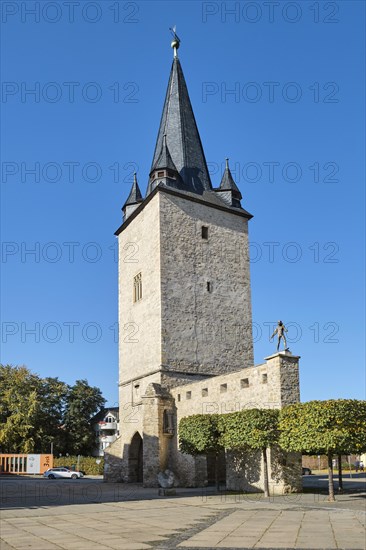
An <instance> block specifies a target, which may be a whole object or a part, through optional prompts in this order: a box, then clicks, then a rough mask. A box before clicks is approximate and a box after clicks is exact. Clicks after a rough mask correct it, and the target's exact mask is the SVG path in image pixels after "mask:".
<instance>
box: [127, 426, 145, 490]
mask: <svg viewBox="0 0 366 550" xmlns="http://www.w3.org/2000/svg"><path fill="white" fill-rule="evenodd" d="M128 481H129V482H130V483H140V482H142V481H143V440H142V437H141V435H140V434H139V432H135V434H134V436H133V437H132V439H131V443H130V448H129V453H128Z"/></svg>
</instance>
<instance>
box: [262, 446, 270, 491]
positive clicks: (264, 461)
mask: <svg viewBox="0 0 366 550" xmlns="http://www.w3.org/2000/svg"><path fill="white" fill-rule="evenodd" d="M262 456H263V467H264V468H263V469H264V496H265V497H269V483H268V462H267V449H266V448H265V447H264V449H262Z"/></svg>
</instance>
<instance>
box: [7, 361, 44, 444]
mask: <svg viewBox="0 0 366 550" xmlns="http://www.w3.org/2000/svg"><path fill="white" fill-rule="evenodd" d="M40 386H41V380H40V378H39V377H38V376H37V375H35V374H32V373H31V372H30V371H29V370H28V369H27V368H26V367H24V366H18V367H13V366H11V365H0V448H1V449H2V451H3V452H9V453H10V452H12V453H14V452H18V453H31V452H34V451H35V450H36V445H37V441H36V440H37V434H36V425H37V420H36V419H37V416H38V414H39V410H40V402H39V399H38V394H39V390H40Z"/></svg>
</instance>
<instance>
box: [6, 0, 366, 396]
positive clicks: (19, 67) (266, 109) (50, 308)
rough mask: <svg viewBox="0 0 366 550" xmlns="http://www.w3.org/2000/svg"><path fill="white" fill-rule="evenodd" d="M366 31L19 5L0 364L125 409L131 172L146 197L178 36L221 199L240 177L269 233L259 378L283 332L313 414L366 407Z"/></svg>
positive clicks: (275, 17)
mask: <svg viewBox="0 0 366 550" xmlns="http://www.w3.org/2000/svg"><path fill="white" fill-rule="evenodd" d="M32 10H33V13H31V12H32ZM230 10H231V11H230ZM232 10H234V11H232ZM364 11H365V5H364V3H363V2H351V1H348V2H307V1H305V2H304V1H302V2H291V3H288V2H274V3H268V2H267V3H266V2H259V1H258V2H189V3H188V2H118V1H113V2H112V1H109V0H103V1H101V2H84V1H82V0H81V1H80V2H78V3H74V4H73V5H72V6H71V5H70V4H65V3H64V2H61V1H60V2H33V1H28V2H3V3H2V14H1V15H2V58H1V65H2V80H3V87H2V98H1V110H2V147H1V157H2V160H1V162H2V176H1V192H2V207H1V208H2V210H1V232H2V235H1V236H2V258H1V259H2V264H1V271H2V286H1V328H2V334H1V361H2V362H3V363H12V364H25V365H27V366H28V367H29V368H30V369H31V370H33V371H35V372H37V373H39V374H40V375H42V376H59V377H60V378H61V379H62V380H65V381H66V382H68V383H73V382H74V381H75V380H76V379H78V378H87V379H88V381H89V383H90V384H93V385H97V386H99V387H100V388H101V390H102V391H103V394H104V395H105V397H106V398H107V400H108V402H109V404H110V405H112V404H115V403H116V401H117V399H118V393H117V381H118V349H117V347H118V344H117V340H116V326H117V261H116V239H115V237H114V235H113V233H114V231H115V230H116V229H117V228H118V227H119V225H120V223H121V210H120V208H121V206H122V204H123V202H124V200H125V198H126V196H127V194H128V192H129V188H130V185H131V181H132V172H133V171H134V169H137V171H138V178H139V182H140V185H141V188H142V189H143V191H145V189H146V185H147V177H148V172H149V168H150V164H151V160H152V155H153V150H154V145H155V139H156V134H157V130H158V125H159V120H160V116H161V109H162V104H163V100H164V95H165V91H166V86H167V81H168V76H169V71H170V66H171V60H172V50H171V48H170V39H171V38H170V33H169V30H168V29H169V27H171V26H172V25H173V24H176V25H177V33H178V35H179V36H180V38H181V40H182V44H181V48H180V50H179V56H180V60H181V63H182V66H183V70H184V73H185V77H186V80H187V84H188V88H189V92H190V96H191V101H192V104H193V109H194V112H195V116H196V119H197V123H198V127H199V130H200V134H201V139H202V142H203V146H204V149H205V154H206V159H207V161H208V163H209V167H210V170H211V173H212V181H213V184H214V185H215V186H216V185H218V184H219V182H220V177H221V172H222V167H223V163H224V159H225V157H226V156H228V157H230V164H231V168H232V172H233V175H234V177H235V179H236V181H237V183H238V185H239V187H240V189H241V192H242V195H243V201H242V204H243V206H244V207H245V208H246V209H247V210H249V211H250V212H251V213H252V214H253V215H254V218H253V219H252V220H251V222H250V240H251V243H252V244H251V252H252V263H251V276H252V300H253V322H254V336H255V363H256V364H258V363H261V362H262V361H263V358H264V357H265V356H268V355H270V354H271V353H272V352H273V350H274V345H273V344H270V343H269V342H268V336H269V331H270V330H271V326H272V324H273V323H275V322H276V321H277V319H282V320H283V321H284V322H285V323H287V324H288V326H289V332H288V336H289V341H290V348H291V350H292V351H293V353H296V354H298V355H301V363H300V368H301V397H302V399H303V400H310V399H327V398H337V397H349V398H364V397H365V395H364V389H365V378H364V363H363V362H364V355H365V350H364V334H365V325H364V279H365V273H364V260H363V255H364V175H365V174H364V162H363V155H364V150H365V140H364V96H365V88H364V77H363V71H364V59H363V55H364V54H363V52H364V46H365V40H364V38H365V36H364V35H365V30H364V29H365V17H364ZM32 89H33V90H34V92H33V93H29V91H30V90H32ZM32 170H33V173H31V171H32ZM31 250H33V253H31V252H29V251H31ZM32 331H33V332H32Z"/></svg>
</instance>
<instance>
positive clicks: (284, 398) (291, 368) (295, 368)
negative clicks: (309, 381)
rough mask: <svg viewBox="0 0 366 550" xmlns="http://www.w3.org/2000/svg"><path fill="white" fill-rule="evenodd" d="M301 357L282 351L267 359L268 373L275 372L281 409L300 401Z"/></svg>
mask: <svg viewBox="0 0 366 550" xmlns="http://www.w3.org/2000/svg"><path fill="white" fill-rule="evenodd" d="M299 359H300V356H299V355H292V353H291V352H290V351H280V352H278V353H275V354H274V355H270V356H269V357H266V362H267V366H268V371H269V370H271V371H272V372H275V374H276V376H275V380H276V383H278V385H279V387H278V390H279V392H278V396H279V400H280V401H279V407H280V408H282V407H283V406H285V405H290V404H292V403H299V401H300V380H299Z"/></svg>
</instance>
